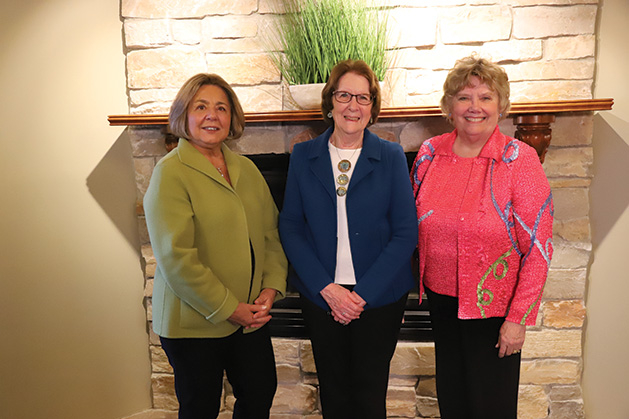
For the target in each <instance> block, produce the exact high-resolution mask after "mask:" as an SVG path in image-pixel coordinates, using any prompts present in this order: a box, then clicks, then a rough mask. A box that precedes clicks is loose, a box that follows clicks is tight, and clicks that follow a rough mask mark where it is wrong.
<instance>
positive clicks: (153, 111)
mask: <svg viewBox="0 0 629 419" xmlns="http://www.w3.org/2000/svg"><path fill="white" fill-rule="evenodd" d="M169 110H170V102H151V103H145V104H143V105H139V106H135V105H131V107H130V108H129V113H130V114H135V115H168V112H169Z"/></svg>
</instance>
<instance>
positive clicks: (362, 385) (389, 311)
mask: <svg viewBox="0 0 629 419" xmlns="http://www.w3.org/2000/svg"><path fill="white" fill-rule="evenodd" d="M380 100H381V97H380V87H379V85H378V81H377V79H376V77H375V75H374V73H373V71H372V70H371V69H370V68H369V66H368V65H367V64H366V63H365V62H363V61H352V60H346V61H342V62H340V63H338V64H337V65H336V66H335V67H334V69H333V70H332V72H331V74H330V78H329V80H328V82H327V83H326V85H325V87H324V89H323V91H322V105H321V108H322V112H323V117H324V120H325V121H326V122H327V123H329V124H330V125H331V127H330V128H329V129H328V130H327V131H326V132H324V133H323V134H322V135H320V136H319V137H317V138H315V139H313V140H311V141H307V142H305V143H301V144H297V145H295V147H294V149H293V152H292V155H291V160H290V166H289V170H288V179H287V183H286V193H285V199H284V205H283V209H282V212H281V214H280V236H281V239H282V244H283V246H284V250H285V252H286V255H287V256H288V259H289V261H290V262H291V263H292V265H293V267H294V268H295V271H296V273H297V278H294V286H295V287H296V288H297V290H298V291H299V292H300V294H301V300H302V309H303V315H304V319H305V321H306V325H307V327H308V329H309V333H310V339H311V342H312V347H313V353H314V358H315V363H316V367H317V374H318V378H319V385H320V388H319V391H320V397H321V404H322V410H323V412H322V413H323V417H324V418H325V419H334V418H342V419H348V418H360V419H369V418H378V419H384V418H385V417H386V392H387V383H388V376H389V364H390V361H391V358H392V356H393V353H394V351H395V346H396V343H397V337H398V334H399V330H400V325H401V320H402V316H403V314H404V307H405V304H406V297H407V295H408V291H409V290H410V289H411V288H412V286H413V283H414V277H413V275H412V272H411V255H412V253H413V250H414V249H415V247H416V246H417V215H416V209H415V205H414V202H413V193H412V189H411V184H410V180H409V175H408V169H407V163H406V158H405V156H404V152H403V150H402V147H400V145H399V144H395V143H391V142H387V141H385V140H382V139H381V138H378V136H376V135H375V134H373V133H371V132H370V131H369V130H367V129H366V127H367V126H368V125H370V124H372V123H374V122H375V121H376V119H377V117H378V114H379V112H380Z"/></svg>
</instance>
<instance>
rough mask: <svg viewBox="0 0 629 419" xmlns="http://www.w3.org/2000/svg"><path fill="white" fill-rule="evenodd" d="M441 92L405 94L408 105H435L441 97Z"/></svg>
mask: <svg viewBox="0 0 629 419" xmlns="http://www.w3.org/2000/svg"><path fill="white" fill-rule="evenodd" d="M441 96H442V93H441V92H433V93H428V94H413V95H408V96H406V103H407V105H408V106H436V105H435V104H438V103H439V100H440V99H441Z"/></svg>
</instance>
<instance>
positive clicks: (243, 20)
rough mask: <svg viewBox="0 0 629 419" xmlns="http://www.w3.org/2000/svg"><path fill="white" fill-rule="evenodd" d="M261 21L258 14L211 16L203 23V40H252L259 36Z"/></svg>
mask: <svg viewBox="0 0 629 419" xmlns="http://www.w3.org/2000/svg"><path fill="white" fill-rule="evenodd" d="M259 19H260V18H259V16H258V15H257V14H252V15H247V16H237V15H227V16H209V17H206V18H205V19H203V21H202V24H201V27H202V29H201V33H202V35H203V39H211V38H215V39H219V38H252V37H254V36H256V35H257V34H258V22H259Z"/></svg>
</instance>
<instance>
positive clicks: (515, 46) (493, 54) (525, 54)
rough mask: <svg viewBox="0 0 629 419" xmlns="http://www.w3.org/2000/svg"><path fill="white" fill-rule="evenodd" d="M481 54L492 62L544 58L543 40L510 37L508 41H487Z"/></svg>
mask: <svg viewBox="0 0 629 419" xmlns="http://www.w3.org/2000/svg"><path fill="white" fill-rule="evenodd" d="M480 55H481V56H482V57H486V58H488V59H489V60H491V61H492V62H497V63H500V62H503V61H531V60H539V59H540V58H542V41H541V40H539V39H530V40H529V39H526V40H519V39H510V40H508V41H497V42H486V43H484V44H483V46H482V47H481V49H480Z"/></svg>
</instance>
